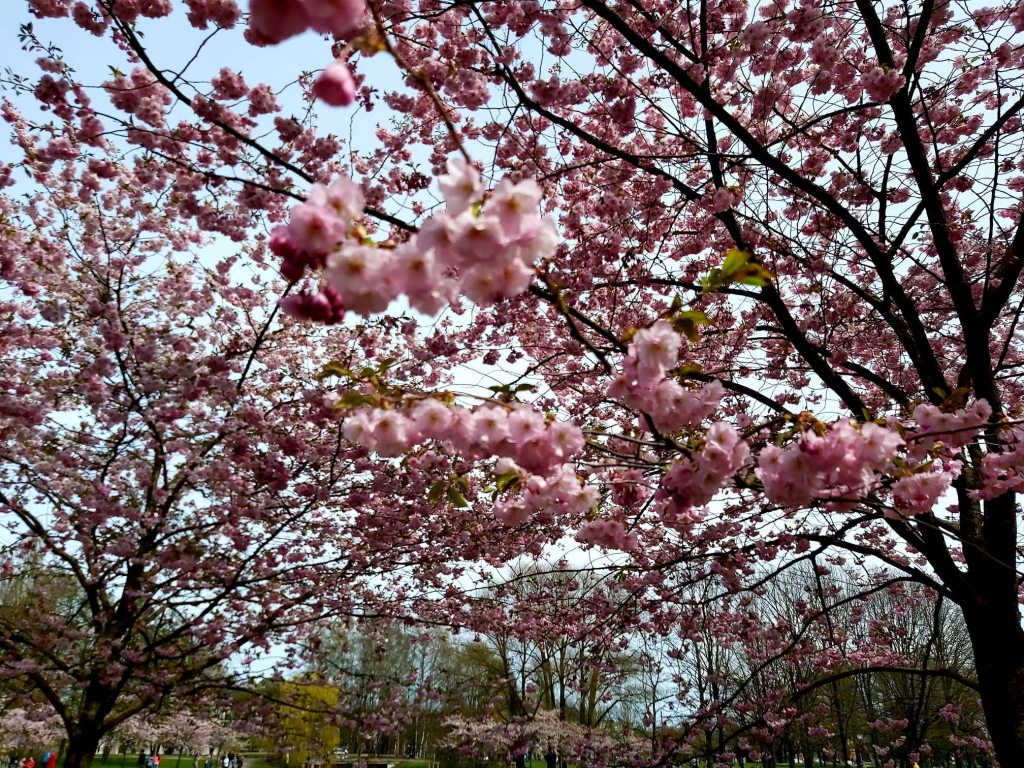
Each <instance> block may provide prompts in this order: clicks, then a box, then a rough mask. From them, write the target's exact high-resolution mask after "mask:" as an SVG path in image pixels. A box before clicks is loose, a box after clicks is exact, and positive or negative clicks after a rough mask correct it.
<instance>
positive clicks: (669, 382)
mask: <svg viewBox="0 0 1024 768" xmlns="http://www.w3.org/2000/svg"><path fill="white" fill-rule="evenodd" d="M681 345H682V337H681V336H680V335H679V334H678V333H677V332H676V331H675V330H673V329H672V326H671V325H669V323H667V322H666V321H664V320H658V321H657V322H656V323H654V324H653V325H652V326H651V327H649V328H643V329H641V330H639V331H637V332H636V334H635V335H634V337H633V343H632V344H630V345H629V350H628V351H627V353H626V357H625V359H624V360H623V361H622V373H621V374H619V376H617V377H616V378H615V379H614V380H613V381H612V383H611V384H610V385H609V387H608V395H609V397H612V398H614V399H616V400H619V401H621V402H623V403H625V404H626V405H628V406H629V407H631V408H635V409H637V410H640V411H643V412H644V413H646V414H648V415H649V416H650V417H651V421H652V422H653V424H654V426H655V427H656V428H657V429H659V430H662V431H664V432H673V431H675V430H677V429H680V428H682V427H693V426H697V425H698V424H700V423H701V422H702V421H703V420H704V419H707V418H709V417H710V416H711V415H712V414H713V413H714V412H715V410H716V409H717V408H718V405H719V403H720V402H721V401H722V397H723V395H724V394H725V389H724V388H723V387H722V384H721V382H719V381H717V380H716V381H712V382H710V383H709V384H707V385H705V386H704V387H703V388H701V389H699V390H693V389H687V388H685V387H683V386H682V385H681V384H679V382H677V381H675V380H674V379H670V378H666V377H665V374H666V373H667V372H668V371H669V370H670V369H671V368H672V367H673V366H674V365H675V364H676V360H677V357H678V354H679V348H680V346H681Z"/></svg>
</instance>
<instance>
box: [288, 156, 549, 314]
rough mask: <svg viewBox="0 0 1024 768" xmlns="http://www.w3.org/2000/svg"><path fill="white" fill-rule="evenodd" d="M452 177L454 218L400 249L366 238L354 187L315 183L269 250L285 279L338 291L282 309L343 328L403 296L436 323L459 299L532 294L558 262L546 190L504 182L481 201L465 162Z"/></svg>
mask: <svg viewBox="0 0 1024 768" xmlns="http://www.w3.org/2000/svg"><path fill="white" fill-rule="evenodd" d="M448 169H449V173H448V174H446V175H444V176H441V177H440V179H439V182H440V186H441V191H442V193H443V194H444V196H445V199H446V202H447V210H446V211H444V212H440V213H437V214H435V215H434V216H432V217H431V218H430V219H429V220H427V222H426V223H425V224H424V225H423V227H422V228H421V229H420V231H419V232H418V233H417V234H416V235H415V236H414V237H413V238H412V239H410V240H409V241H407V242H405V243H402V244H401V245H399V246H398V247H396V248H383V247H379V246H377V245H376V244H374V243H372V242H371V241H369V240H367V239H365V238H363V237H360V236H359V231H358V228H356V227H355V226H354V222H355V220H356V218H357V217H358V216H360V215H361V214H362V212H363V207H364V203H365V201H364V199H363V194H362V191H361V189H360V188H359V186H358V185H357V184H355V183H354V182H353V181H352V180H351V179H348V178H345V177H340V178H338V179H336V180H335V181H334V182H332V183H331V184H330V186H324V185H322V184H316V185H314V186H313V189H312V190H311V191H310V195H309V198H308V199H307V200H306V201H304V202H303V203H300V204H299V205H297V206H295V207H294V208H292V210H291V212H290V217H289V221H288V224H287V225H282V226H279V227H277V228H275V230H274V231H273V232H272V233H271V239H270V247H271V250H273V251H274V253H275V254H277V255H278V256H280V257H281V258H282V261H283V264H282V273H283V274H284V276H285V277H286V278H287V279H288V280H290V281H293V282H294V281H296V280H298V279H300V278H301V277H302V275H303V274H304V273H305V271H306V270H307V269H321V268H322V269H323V275H324V283H325V285H326V286H327V287H328V288H330V289H331V291H330V292H326V291H324V290H323V289H322V290H321V294H327V295H321V296H319V297H317V296H310V295H302V296H297V297H295V298H293V299H291V300H290V301H289V302H287V303H286V304H285V309H286V310H287V311H289V312H290V313H292V314H294V315H297V316H300V317H304V318H307V319H314V320H319V321H321V322H338V321H340V319H341V318H342V317H344V313H345V310H349V311H352V312H354V313H356V314H358V315H363V316H365V315H370V314H374V313H377V312H383V311H384V310H385V309H386V308H387V307H388V304H390V303H391V301H392V300H394V299H396V298H397V297H398V296H400V295H404V296H406V297H407V298H408V301H409V303H410V305H411V306H412V307H413V308H414V309H417V310H419V311H420V312H423V313H425V314H430V315H432V314H436V313H437V312H438V311H440V310H441V309H442V308H443V307H444V306H445V305H446V304H448V303H450V302H452V301H454V300H455V298H456V297H457V296H458V295H459V294H460V293H461V294H463V295H465V296H466V297H468V298H469V299H471V300H472V301H474V302H476V303H477V304H479V305H488V304H492V303H493V302H495V301H497V300H498V299H501V298H511V297H512V296H516V295H518V294H520V293H522V292H523V291H525V290H526V289H527V288H528V287H529V284H530V280H531V278H532V277H533V266H532V265H533V263H534V262H535V261H536V260H537V259H544V258H549V257H550V256H551V255H553V254H554V251H555V247H556V244H557V241H556V238H557V232H556V230H555V226H554V223H553V222H552V221H551V219H549V218H542V217H541V216H540V215H539V214H538V212H537V208H538V205H539V203H540V197H541V189H540V186H539V185H538V184H537V183H536V182H534V181H531V180H526V181H520V182H518V183H514V182H512V181H510V180H509V179H504V180H502V181H501V182H500V183H499V184H498V186H497V187H496V188H495V189H494V190H493V191H492V192H491V194H490V195H489V197H488V199H487V201H486V202H483V203H480V199H481V198H482V197H483V196H484V190H483V184H482V181H481V179H480V175H479V174H478V173H477V171H476V169H475V168H473V167H472V166H471V165H469V164H468V163H467V162H466V161H465V160H463V159H462V158H456V159H453V160H451V161H449V163H448Z"/></svg>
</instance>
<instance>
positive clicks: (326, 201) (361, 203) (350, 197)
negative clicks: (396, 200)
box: [306, 176, 366, 221]
mask: <svg viewBox="0 0 1024 768" xmlns="http://www.w3.org/2000/svg"><path fill="white" fill-rule="evenodd" d="M306 200H307V201H308V202H311V203H314V204H316V205H324V206H326V207H328V208H330V209H331V210H332V211H334V212H335V214H337V216H338V218H340V219H342V220H343V221H354V220H355V219H357V218H359V217H360V216H361V215H362V213H363V208H364V207H365V206H366V198H365V196H364V195H363V188H362V187H361V186H359V185H358V184H356V183H355V182H354V181H352V179H350V178H349V177H348V176H339V177H338V178H336V179H335V180H334V181H332V182H331V183H330V186H325V185H323V184H314V185H313V187H312V189H310V190H309V197H307V198H306Z"/></svg>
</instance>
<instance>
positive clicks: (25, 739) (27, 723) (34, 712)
mask: <svg viewBox="0 0 1024 768" xmlns="http://www.w3.org/2000/svg"><path fill="white" fill-rule="evenodd" d="M63 733H64V729H63V728H62V727H61V723H60V720H59V719H58V718H57V717H56V716H55V715H54V714H53V712H52V711H47V710H46V709H41V708H38V707H37V708H34V709H23V708H20V707H14V708H12V709H8V710H7V711H6V712H4V713H3V714H2V715H0V750H3V751H4V752H5V753H6V754H8V755H18V754H20V753H28V752H31V751H33V750H38V749H41V748H43V747H47V746H56V744H57V743H58V742H59V741H60V739H61V737H62V736H63Z"/></svg>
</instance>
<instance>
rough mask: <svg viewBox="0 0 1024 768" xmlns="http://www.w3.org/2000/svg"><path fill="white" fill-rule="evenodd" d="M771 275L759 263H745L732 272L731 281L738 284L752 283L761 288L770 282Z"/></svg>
mask: <svg viewBox="0 0 1024 768" xmlns="http://www.w3.org/2000/svg"><path fill="white" fill-rule="evenodd" d="M772 277H774V275H772V273H771V272H769V271H768V270H767V269H765V268H764V267H762V266H761V265H760V264H745V265H743V266H742V267H741V268H740V269H738V270H736V272H735V273H733V276H732V281H733V282H734V283H739V284H740V285H754V286H757V287H758V288H763V287H764V286H766V285H768V283H770V282H771V279H772Z"/></svg>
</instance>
